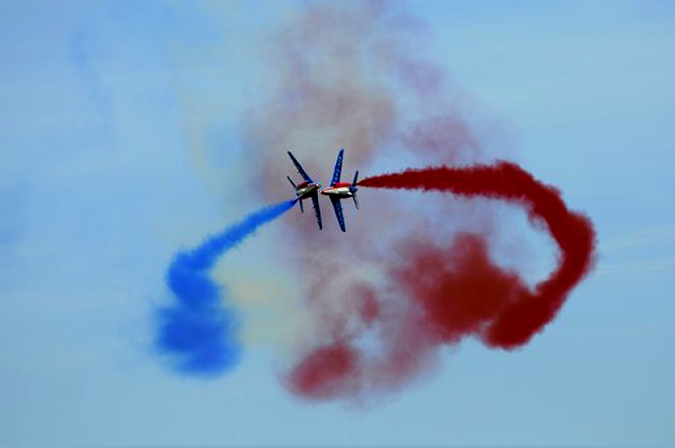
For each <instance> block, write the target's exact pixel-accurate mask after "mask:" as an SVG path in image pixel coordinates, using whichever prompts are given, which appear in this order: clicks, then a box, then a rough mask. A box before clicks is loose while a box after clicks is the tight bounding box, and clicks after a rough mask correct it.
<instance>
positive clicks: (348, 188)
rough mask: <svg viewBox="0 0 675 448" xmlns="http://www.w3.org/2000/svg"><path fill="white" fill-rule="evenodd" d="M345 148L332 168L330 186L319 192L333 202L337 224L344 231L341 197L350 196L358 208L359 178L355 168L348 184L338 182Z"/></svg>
mask: <svg viewBox="0 0 675 448" xmlns="http://www.w3.org/2000/svg"><path fill="white" fill-rule="evenodd" d="M344 152H345V150H344V149H341V150H340V153H339V154H338V157H337V160H336V161H335V169H334V170H333V179H332V180H331V182H330V187H326V188H324V189H323V190H321V194H323V195H326V196H328V197H329V198H330V201H331V202H332V203H333V209H334V210H335V216H336V217H337V220H338V224H339V225H340V230H342V231H343V232H346V231H347V229H346V227H345V218H344V214H343V213H342V203H341V202H340V201H341V200H342V199H346V198H352V199H353V200H354V205H355V206H356V209H357V210H358V208H359V202H358V200H357V199H356V190H358V188H356V183H357V182H358V178H359V171H358V170H356V173H354V180H353V181H352V183H351V184H350V183H349V182H340V175H341V173H342V157H343V155H344Z"/></svg>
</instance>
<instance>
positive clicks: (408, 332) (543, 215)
mask: <svg viewBox="0 0 675 448" xmlns="http://www.w3.org/2000/svg"><path fill="white" fill-rule="evenodd" d="M359 185H360V186H363V187H371V188H389V189H422V190H438V191H443V192H449V193H454V194H457V195H461V196H467V197H472V196H479V197H484V198H492V199H500V200H505V201H507V202H510V203H514V204H518V205H521V206H523V207H524V208H525V209H526V210H527V212H528V215H529V218H530V221H531V222H532V223H533V224H543V226H545V228H546V229H547V230H548V231H549V232H550V234H551V236H552V237H553V239H554V241H555V242H556V244H557V245H558V248H559V250H560V253H559V256H558V265H557V267H556V268H555V269H554V270H553V272H552V273H551V274H550V276H549V277H548V278H547V279H545V280H543V281H541V282H540V283H539V284H537V285H536V286H535V287H534V288H532V289H531V288H529V287H528V286H527V285H526V283H525V282H524V281H523V280H522V279H521V278H520V277H519V276H518V275H517V274H516V273H515V272H511V271H508V270H506V269H504V268H502V267H500V266H498V265H497V264H495V263H494V262H492V261H491V260H490V257H489V252H488V246H487V242H486V240H485V237H484V236H482V235H477V234H460V235H458V236H457V237H456V238H455V240H454V241H453V242H452V243H451V244H450V245H449V246H448V247H441V246H439V245H438V244H437V243H435V242H424V241H420V240H418V239H408V240H407V241H406V242H405V243H404V247H403V251H402V252H403V253H404V254H405V257H403V259H402V261H400V262H398V263H397V262H391V263H390V266H389V267H388V276H389V278H388V281H389V282H390V285H391V287H392V290H394V291H397V292H398V293H399V294H401V295H403V296H404V298H405V299H404V303H403V304H401V303H396V301H395V300H387V301H382V302H373V298H372V297H369V296H367V295H365V296H364V297H369V298H370V302H364V303H368V304H369V307H370V312H369V321H368V322H366V329H365V330H361V331H356V332H352V333H347V332H344V331H343V332H342V333H339V334H333V335H332V338H331V339H330V341H329V342H327V343H326V344H324V345H323V346H320V347H317V348H314V349H313V350H312V351H311V352H310V353H308V354H307V355H306V356H305V357H304V359H302V360H301V361H300V362H299V363H298V364H297V365H296V366H295V367H294V368H293V369H292V371H291V372H290V373H289V375H288V377H287V382H286V384H287V387H289V389H290V390H291V391H293V392H295V393H297V394H299V395H301V396H303V397H305V398H312V399H327V398H338V397H340V396H352V397H357V398H358V397H362V396H363V394H364V393H366V392H372V391H378V390H379V391H382V390H385V391H386V390H393V389H397V388H400V387H402V386H403V385H404V384H405V383H406V382H409V381H410V380H411V379H413V378H414V377H415V376H416V375H417V374H419V373H420V372H422V371H424V370H425V369H426V368H427V367H428V366H429V365H430V363H431V362H432V361H433V359H432V358H433V356H432V355H433V354H434V353H435V349H436V348H438V347H440V346H441V345H443V344H456V343H458V342H460V340H461V339H462V338H464V337H467V336H476V337H478V338H480V339H481V340H482V341H483V342H484V343H485V344H487V345H488V346H490V347H498V348H502V349H507V350H510V349H514V348H516V347H519V346H522V345H523V344H526V343H527V342H528V341H529V340H530V339H531V338H532V336H533V335H534V334H535V333H537V332H539V331H541V330H542V329H543V327H544V326H545V325H546V324H547V323H549V322H550V321H551V320H552V319H553V318H554V317H555V315H556V313H557V312H558V311H559V309H560V307H561V306H562V304H563V303H564V301H565V299H566V298H567V296H568V295H569V293H570V291H571V290H572V289H573V288H574V287H575V286H576V285H577V284H578V283H579V281H581V280H582V279H583V277H584V276H585V275H586V274H587V273H588V272H589V270H590V268H591V266H592V262H593V253H594V244H595V233H594V230H593V226H592V224H591V222H590V221H589V220H588V218H586V217H585V216H584V215H581V214H579V213H575V212H572V211H570V210H569V209H568V208H567V206H566V205H565V203H564V202H563V200H562V199H561V197H560V193H559V191H558V190H556V189H555V188H553V187H551V186H547V185H545V184H543V183H542V182H540V181H538V180H536V179H535V178H534V177H533V176H532V175H531V174H530V173H528V172H527V171H525V170H523V169H522V168H520V167H519V166H518V165H516V164H513V163H509V162H499V163H497V164H495V165H476V166H471V167H464V168H450V167H439V168H424V169H420V170H407V171H405V172H402V173H397V174H385V175H381V176H376V177H370V178H367V179H364V180H362V181H361V182H360V183H359ZM539 227H541V226H539ZM422 238H423V237H422ZM356 303H358V301H357V302H356ZM355 313H357V310H355ZM364 322H365V321H364ZM343 330H344V328H343ZM366 331H371V332H374V333H375V334H376V335H377V338H378V341H379V343H380V345H379V348H377V349H375V350H368V349H367V348H360V347H359V340H360V338H361V336H362V335H363V334H364V333H365V332H366ZM373 352H375V355H372V353H373Z"/></svg>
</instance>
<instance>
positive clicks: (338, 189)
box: [321, 182, 354, 198]
mask: <svg viewBox="0 0 675 448" xmlns="http://www.w3.org/2000/svg"><path fill="white" fill-rule="evenodd" d="M351 187H352V184H350V183H349V182H338V183H336V184H335V185H333V186H332V187H326V188H324V189H323V190H321V194H325V195H326V196H329V197H331V196H332V197H338V198H351V197H352V196H354V193H353V192H352V190H351Z"/></svg>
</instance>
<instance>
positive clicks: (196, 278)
mask: <svg viewBox="0 0 675 448" xmlns="http://www.w3.org/2000/svg"><path fill="white" fill-rule="evenodd" d="M295 202H296V200H295V199H294V200H290V201H285V202H281V203H278V204H275V205H272V206H269V207H266V208H264V209H262V210H259V211H257V212H255V213H253V214H251V215H249V216H248V217H246V218H245V219H244V220H243V221H241V222H239V223H237V224H234V225H232V226H230V227H228V228H227V229H225V230H223V231H222V232H221V233H219V234H217V235H214V236H212V237H210V238H207V239H206V240H205V241H204V242H203V243H202V244H201V245H200V246H198V247H197V248H195V249H193V250H190V251H183V252H178V253H177V254H176V255H175V256H174V258H173V261H172V262H171V265H170V266H169V270H168V271H167V273H166V278H165V280H166V283H167V285H168V287H169V289H170V290H171V291H172V292H173V294H174V296H175V298H176V299H177V302H175V303H174V304H172V305H170V306H165V307H161V308H159V309H158V310H156V317H157V325H158V334H157V337H156V339H155V345H156V347H157V349H158V350H159V351H160V352H161V353H164V354H167V355H169V361H170V364H171V367H172V368H173V369H174V370H176V371H178V372H181V373H188V374H193V375H202V376H212V375H217V374H219V373H222V372H224V371H226V370H230V369H232V368H234V366H235V365H236V364H237V363H238V362H239V360H240V359H241V351H242V348H241V345H240V343H239V341H238V338H237V336H238V332H239V328H240V320H239V316H238V315H237V313H236V311H235V310H234V309H232V308H231V307H229V306H228V305H227V297H226V295H225V293H224V292H222V291H221V290H219V288H218V287H217V286H216V285H215V284H214V283H213V281H211V279H210V278H209V271H210V270H211V268H213V265H214V264H215V263H216V261H217V259H218V258H219V257H220V256H221V255H223V254H224V253H225V252H227V251H228V250H230V249H232V248H234V247H236V246H237V245H238V244H239V243H241V242H242V241H243V240H244V239H245V238H246V237H248V236H250V235H252V234H253V233H254V232H255V231H256V230H257V229H258V227H260V226H262V225H263V224H266V223H268V222H270V221H272V220H274V219H276V218H278V217H279V216H281V215H282V214H283V213H284V212H286V211H287V210H289V209H291V208H292V207H293V206H294V205H295Z"/></svg>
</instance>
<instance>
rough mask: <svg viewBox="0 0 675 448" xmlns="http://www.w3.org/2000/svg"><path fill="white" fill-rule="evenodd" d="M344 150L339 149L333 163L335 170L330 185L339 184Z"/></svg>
mask: <svg viewBox="0 0 675 448" xmlns="http://www.w3.org/2000/svg"><path fill="white" fill-rule="evenodd" d="M344 153H345V150H344V149H341V150H340V153H339V154H338V157H337V160H336V161H335V169H334V170H333V179H332V180H331V181H330V184H331V185H335V184H336V183H338V182H340V174H341V173H342V156H343V155H344Z"/></svg>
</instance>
